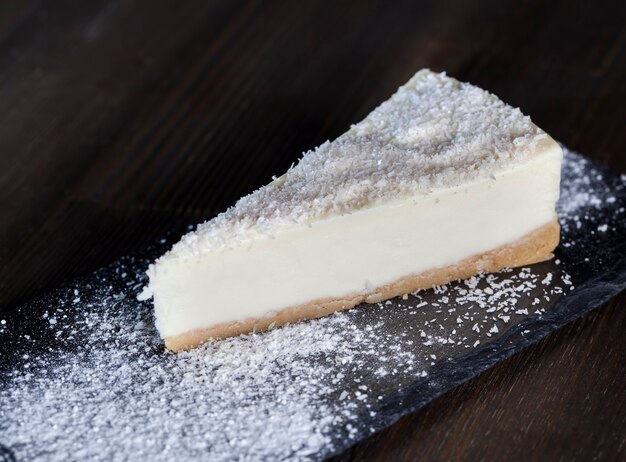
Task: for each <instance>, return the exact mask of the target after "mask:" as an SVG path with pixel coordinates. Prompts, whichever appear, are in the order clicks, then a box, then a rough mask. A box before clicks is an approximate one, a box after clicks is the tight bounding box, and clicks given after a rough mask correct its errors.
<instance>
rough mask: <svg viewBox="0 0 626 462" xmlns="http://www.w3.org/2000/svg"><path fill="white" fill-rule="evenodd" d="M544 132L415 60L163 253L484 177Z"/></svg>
mask: <svg viewBox="0 0 626 462" xmlns="http://www.w3.org/2000/svg"><path fill="white" fill-rule="evenodd" d="M544 138H547V135H546V134H545V133H544V132H543V131H542V130H541V129H539V128H538V127H536V126H535V125H534V124H533V123H532V122H531V120H530V118H529V117H527V116H524V115H523V114H522V113H521V111H520V110H519V109H516V108H513V107H511V106H508V105H507V104H505V103H503V102H502V101H501V100H500V99H498V98H497V97H496V96H495V95H493V94H491V93H489V92H487V91H485V90H482V89H480V88H478V87H475V86H473V85H470V84H468V83H462V82H459V81H457V80H455V79H453V78H451V77H448V76H446V74H445V73H441V74H437V73H434V72H432V71H429V70H426V69H424V70H421V71H419V72H418V73H417V74H416V75H415V76H414V77H413V78H412V79H411V80H410V81H409V82H408V83H407V84H406V85H404V86H402V87H400V89H399V90H398V91H397V92H396V93H395V94H394V95H393V96H392V97H391V98H389V100H387V101H385V102H384V103H382V104H381V105H380V106H379V107H377V108H376V109H374V111H372V112H371V113H370V114H369V115H368V116H367V117H366V118H365V120H363V121H361V122H360V123H358V124H356V125H354V126H352V128H351V129H350V130H349V131H348V132H346V133H345V134H343V135H342V136H340V137H339V138H337V139H336V140H335V141H332V142H328V141H327V142H326V143H324V144H322V145H321V146H318V147H317V148H315V149H314V150H312V151H309V152H307V153H305V154H304V156H303V157H302V159H301V160H300V162H299V163H298V164H297V165H296V166H294V167H292V168H291V169H290V170H289V171H288V172H287V173H285V174H284V175H283V176H281V177H280V178H277V179H275V180H274V181H273V182H271V183H270V184H268V185H266V186H264V187H262V188H261V189H259V190H257V191H255V192H253V193H252V194H250V195H248V196H246V197H243V198H242V199H240V200H239V201H238V202H237V203H236V204H235V206H233V207H231V208H230V209H228V210H227V211H226V212H224V213H222V214H220V215H218V216H217V217H215V218H214V219H212V220H210V221H208V222H206V223H203V224H201V225H199V226H198V228H197V230H196V231H195V232H191V233H189V234H187V235H186V236H184V237H183V239H182V240H181V241H180V242H179V243H178V244H176V245H175V246H174V248H173V250H172V254H174V255H176V256H180V257H185V256H193V255H198V254H202V253H205V252H210V251H213V250H216V249H219V248H222V247H224V246H227V245H237V244H240V243H242V242H245V241H246V240H248V239H253V238H254V237H255V236H258V235H270V236H271V235H273V234H275V233H276V232H278V231H280V230H281V229H284V228H285V227H287V226H290V225H293V224H306V223H310V222H311V221H313V220H316V219H320V218H323V217H326V216H330V215H341V214H345V213H350V212H354V211H356V210H359V209H361V208H364V207H367V206H372V205H376V204H378V203H381V202H384V201H386V200H390V199H397V198H399V197H400V198H401V197H408V196H412V195H425V194H428V192H429V191H431V190H432V189H435V188H449V187H455V186H458V185H460V184H463V183H466V182H471V181H475V180H478V179H482V178H488V177H490V176H492V175H494V174H495V173H498V172H500V171H502V170H504V169H505V168H508V167H510V165H511V162H523V161H524V160H526V159H528V158H529V156H531V155H532V153H533V151H534V149H535V147H536V146H537V142H538V141H539V140H541V139H544Z"/></svg>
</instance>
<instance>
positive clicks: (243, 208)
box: [139, 70, 563, 351]
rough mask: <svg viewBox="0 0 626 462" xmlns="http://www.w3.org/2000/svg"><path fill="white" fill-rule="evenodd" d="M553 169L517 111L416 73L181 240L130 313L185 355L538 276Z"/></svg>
mask: <svg viewBox="0 0 626 462" xmlns="http://www.w3.org/2000/svg"><path fill="white" fill-rule="evenodd" d="M562 157H563V153H562V151H561V148H560V147H559V145H558V144H557V143H556V142H555V141H554V140H553V139H552V138H551V137H550V136H548V135H547V134H546V133H545V132H544V131H543V130H541V129H540V128H538V127H537V126H536V125H534V124H533V122H532V121H531V120H530V118H529V117H527V116H525V115H524V114H522V112H521V111H520V110H519V109H517V108H514V107H511V106H509V105H507V104H505V103H504V102H502V101H501V100H500V99H499V98H497V97H496V96H495V95H493V94H491V93H489V92H487V91H485V90H482V89H480V88H478V87H476V86H473V85H470V84H468V83H462V82H459V81H457V80H455V79H453V78H451V77H449V76H447V75H446V74H445V73H435V72H432V71H430V70H421V71H419V72H418V73H417V74H415V76H413V78H411V80H409V81H408V83H406V84H405V85H403V86H402V87H400V88H399V89H398V90H397V92H396V93H395V94H394V95H392V96H391V98H389V99H388V100H387V101H385V102H383V103H382V104H381V105H380V106H378V107H377V108H376V109H374V110H373V111H372V112H371V113H370V114H369V115H368V116H367V117H366V118H365V119H364V120H362V121H361V122H359V123H357V124H356V125H353V126H352V127H351V128H350V129H349V130H348V131H347V132H346V133H344V134H343V135H341V136H339V137H338V138H337V139H335V140H334V141H328V142H325V143H323V144H321V145H320V146H318V147H317V148H315V149H313V150H311V151H309V152H307V153H305V154H304V155H303V156H302V158H301V159H300V160H299V162H298V163H297V164H296V165H294V166H292V167H291V168H290V169H289V170H288V171H287V172H286V173H285V174H284V175H282V176H280V177H278V178H274V179H273V181H271V182H270V183H269V184H267V185H266V186H263V187H262V188H260V189H258V190H256V191H254V192H252V193H251V194H249V195H247V196H245V197H243V198H241V199H240V200H239V201H238V202H237V203H236V204H235V205H234V206H232V207H231V208H229V209H228V210H226V211H225V212H223V213H221V214H220V215H218V216H216V217H215V218H213V219H211V220H209V221H207V222H205V223H203V224H200V225H198V226H197V228H196V230H195V231H192V232H190V233H189V234H187V235H185V236H183V237H182V239H181V240H180V241H179V242H178V243H176V244H175V245H174V246H173V247H172V249H171V250H169V251H168V252H167V253H165V254H164V255H163V256H161V257H160V258H158V259H157V260H156V262H154V263H153V264H152V265H150V266H149V269H148V271H147V274H148V277H149V282H148V284H147V285H146V287H145V288H144V290H143V291H142V292H141V294H140V295H139V298H140V299H141V300H146V299H150V298H152V300H153V303H154V309H155V317H156V321H155V323H156V328H157V329H158V331H159V334H160V336H161V337H162V338H163V339H164V342H165V346H166V347H167V348H168V349H170V350H173V351H181V350H186V349H190V348H194V347H196V346H198V345H200V344H202V343H203V342H205V341H207V340H208V339H212V338H224V337H229V336H234V335H238V334H241V333H247V332H258V331H263V330H267V329H271V328H274V327H278V326H281V325H284V324H287V323H292V322H297V321H301V320H305V319H312V318H318V317H321V316H325V315H328V314H330V313H333V312H335V311H338V310H346V309H349V308H352V307H354V306H356V305H358V304H360V303H376V302H380V301H382V300H386V299H389V298H392V297H396V296H399V295H403V294H407V293H411V292H414V291H417V290H420V289H428V288H431V287H433V286H435V285H440V284H444V283H447V282H450V281H454V280H458V279H463V278H467V277H470V276H472V275H474V274H476V273H480V272H491V271H498V270H500V269H502V268H505V267H515V266H521V265H529V264H532V263H536V262H540V261H543V260H547V259H549V258H551V257H552V252H553V250H554V248H555V247H556V245H557V244H558V241H559V225H558V220H557V214H556V211H555V204H556V201H557V199H558V195H559V181H560V172H561V161H562Z"/></svg>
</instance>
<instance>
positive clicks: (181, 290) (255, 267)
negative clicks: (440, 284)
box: [147, 143, 562, 338]
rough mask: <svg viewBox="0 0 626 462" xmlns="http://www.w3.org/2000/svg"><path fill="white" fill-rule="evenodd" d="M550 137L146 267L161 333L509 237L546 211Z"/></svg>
mask: <svg viewBox="0 0 626 462" xmlns="http://www.w3.org/2000/svg"><path fill="white" fill-rule="evenodd" d="M561 157H562V153H561V149H560V148H559V146H558V145H556V143H554V144H553V145H552V146H551V147H550V148H548V149H546V150H544V151H543V152H541V153H540V154H539V155H536V156H533V157H531V158H530V159H529V160H528V161H527V162H526V163H524V164H521V165H517V166H515V167H514V168H512V169H511V170H509V171H506V172H502V173H500V174H498V175H495V177H493V178H491V179H489V180H482V181H478V182H475V183H472V184H468V185H464V186H461V187H456V188H449V189H442V190H437V191H433V192H431V193H429V194H427V195H425V196H420V197H413V198H408V199H403V200H397V201H394V202H391V203H387V204H384V205H379V206H376V207H372V208H367V209H362V210H359V211H357V212H354V213H352V214H348V215H342V216H333V217H328V218H325V219H323V220H320V221H318V222H315V223H312V224H310V225H308V226H303V225H300V226H298V227H294V228H292V229H289V230H285V231H281V232H279V233H277V234H276V235H275V236H273V237H262V238H259V239H258V240H255V241H253V242H251V243H249V244H247V245H245V246H241V247H238V248H232V249H223V250H220V251H216V252H214V253H209V254H206V255H200V256H196V257H190V258H185V259H181V258H169V259H168V258H167V256H166V257H164V258H162V259H161V260H159V261H158V262H157V264H155V265H154V266H152V267H151V268H150V270H149V272H148V274H149V276H150V286H149V289H148V293H147V295H150V294H151V295H152V296H153V297H154V305H155V310H156V326H157V328H158V330H159V333H160V335H161V337H162V338H165V337H170V336H176V335H179V334H183V333H185V332H188V331H191V330H194V329H199V328H205V327H210V326H213V325H217V324H221V323H227V322H233V321H241V320H244V319H247V318H259V317H264V316H267V315H269V314H271V313H272V312H276V311H279V310H281V309H284V308H288V307H292V306H298V305H301V304H305V303H308V302H311V301H314V300H319V299H324V298H341V297H344V296H346V295H350V294H355V293H360V292H369V291H371V290H372V289H374V288H376V287H380V286H383V285H385V284H388V283H391V282H394V281H396V280H398V279H400V278H402V277H405V276H408V275H411V274H419V273H421V272H424V271H427V270H431V269H434V268H441V267H445V266H448V265H451V264H454V263H456V262H458V261H460V260H462V259H464V258H467V257H471V256H473V255H477V254H480V253H483V252H486V251H488V250H491V249H494V248H496V247H499V246H502V245H505V244H508V243H512V242H515V241H516V240H518V239H520V238H521V237H523V236H524V235H526V234H528V233H530V232H532V231H534V230H535V229H538V228H540V227H541V226H543V225H545V224H547V223H549V222H550V221H552V220H554V219H555V216H556V214H555V204H556V201H557V199H558V194H559V179H560V163H561Z"/></svg>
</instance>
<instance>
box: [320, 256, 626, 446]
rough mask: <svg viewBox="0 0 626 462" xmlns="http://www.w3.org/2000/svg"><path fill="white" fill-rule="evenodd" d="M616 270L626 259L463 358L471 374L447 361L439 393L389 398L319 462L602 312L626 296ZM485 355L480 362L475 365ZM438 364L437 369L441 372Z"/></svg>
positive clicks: (421, 386)
mask: <svg viewBox="0 0 626 462" xmlns="http://www.w3.org/2000/svg"><path fill="white" fill-rule="evenodd" d="M625 250H626V249H625ZM620 268H626V257H625V258H621V259H620V260H618V261H617V262H616V263H615V264H614V265H613V266H612V267H611V269H610V270H609V271H607V272H606V273H604V274H602V275H600V276H598V277H596V278H594V279H591V280H589V281H587V283H585V284H584V285H583V286H580V287H577V288H576V289H575V290H574V291H573V292H572V293H570V294H568V295H567V296H565V297H563V298H562V299H561V300H559V301H558V302H557V303H556V305H555V307H554V309H553V310H551V311H550V312H548V313H546V314H545V315H542V316H536V317H532V318H530V319H527V320H525V321H523V322H521V323H519V324H517V325H516V326H514V327H512V328H511V329H510V330H508V331H507V332H506V333H505V334H504V335H502V336H501V337H500V338H498V339H497V340H494V341H493V342H491V343H489V344H487V345H485V346H483V347H479V348H476V349H475V350H474V351H473V352H472V353H471V354H469V355H468V356H465V357H463V358H462V359H461V361H463V362H466V361H468V362H471V363H472V364H473V365H474V369H473V370H472V371H468V370H467V368H464V367H458V362H459V361H460V360H458V359H457V360H451V361H446V363H445V364H444V365H443V367H442V368H441V369H440V374H439V375H438V381H439V382H440V383H445V385H444V386H443V387H439V388H434V387H431V386H429V384H428V380H419V381H416V382H414V383H413V384H412V385H411V386H409V387H408V388H405V389H404V390H401V391H399V392H398V393H397V394H396V395H392V396H390V397H388V398H387V399H386V400H385V401H384V402H383V403H382V405H381V406H380V407H379V408H377V411H378V414H377V416H381V417H380V418H378V419H373V418H371V417H370V416H369V415H367V414H364V415H363V416H362V419H360V421H359V422H358V424H359V430H358V432H357V434H356V435H355V436H354V438H353V439H351V440H350V441H349V444H343V445H342V443H345V442H346V441H347V438H340V439H336V440H335V441H334V442H335V445H336V446H335V447H334V448H333V450H332V451H331V452H329V453H328V454H324V455H323V458H329V457H333V456H336V455H339V454H341V453H344V452H345V451H348V450H349V449H350V448H352V447H353V446H354V445H356V444H357V443H358V442H360V441H362V440H363V439H365V438H368V437H369V436H371V435H373V434H374V433H377V432H379V431H381V430H384V429H386V428H388V427H390V426H391V425H393V424H394V423H396V422H397V421H398V420H400V419H401V418H402V417H404V416H406V415H408V414H411V413H413V412H415V411H417V410H419V409H421V408H423V407H425V406H426V405H428V404H429V403H431V402H432V401H433V400H435V399H436V398H438V397H439V396H442V395H443V394H445V393H447V392H448V391H450V390H452V389H454V388H456V387H458V386H459V385H462V384H464V383H466V382H469V381H470V380H472V379H473V378H475V377H478V376H479V375H480V374H482V373H484V372H485V371H487V370H488V369H490V368H491V367H493V366H495V365H496V364H497V363H499V362H501V361H504V360H506V359H508V358H510V357H512V356H513V355H515V354H517V353H520V352H521V351H522V350H524V349H526V348H527V347H529V346H531V345H533V344H535V343H538V342H539V341H540V340H542V339H544V338H546V337H547V336H548V335H550V334H552V333H553V332H555V331H556V330H558V329H560V328H562V327H564V326H566V325H567V324H570V323H572V322H574V321H576V320H577V319H579V318H581V317H583V316H584V315H586V314H587V313H589V312H591V311H593V310H595V309H598V308H600V307H602V306H603V305H604V304H605V303H606V302H608V301H609V300H610V299H611V298H612V297H614V296H615V295H617V294H619V293H620V292H622V291H623V290H626V271H621V272H620V271H619V269H620ZM589 295H592V296H589ZM529 327H532V328H531V329H530V333H529V334H528V335H527V336H526V341H525V342H521V341H518V342H516V343H513V344H512V345H511V346H508V345H507V341H508V340H509V339H510V338H511V337H513V336H515V335H518V334H519V333H520V332H521V331H522V330H523V329H524V328H529ZM483 355H484V358H482V359H481V360H479V359H477V358H480V357H481V356H483ZM440 364H441V363H440ZM440 364H438V365H437V366H436V367H435V369H438V368H439V367H441V365H440Z"/></svg>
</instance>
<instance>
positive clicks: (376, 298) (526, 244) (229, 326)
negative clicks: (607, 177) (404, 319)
mask: <svg viewBox="0 0 626 462" xmlns="http://www.w3.org/2000/svg"><path fill="white" fill-rule="evenodd" d="M559 238H560V227H559V222H558V219H556V218H555V219H554V220H553V221H551V222H550V223H548V224H547V225H544V226H542V227H540V228H538V229H536V230H535V231H531V232H530V233H528V234H526V235H525V236H523V237H522V238H520V239H518V240H517V241H515V242H513V243H510V244H506V245H504V246H501V247H498V248H496V249H493V250H490V251H488V252H484V253H481V254H478V255H474V256H472V257H469V258H466V259H463V260H461V261H459V262H457V263H455V264H453V265H449V266H446V267H444V268H437V269H434V270H428V271H424V272H422V273H419V274H414V275H409V276H405V277H403V278H401V279H399V280H397V281H395V282H392V283H389V284H386V285H384V286H381V287H377V288H375V289H373V290H372V291H371V292H367V293H360V294H351V295H348V296H346V297H342V298H325V299H319V300H314V301H312V302H309V303H305V304H303V305H298V306H293V307H289V308H284V309H281V310H279V311H277V312H275V313H273V314H271V315H268V316H264V317H262V318H251V319H246V320H245V321H239V322H228V323H222V324H218V325H215V326H211V327H206V328H202V329H195V330H192V331H189V332H185V333H184V334H180V335H175V336H171V337H166V338H165V339H164V341H165V347H166V348H167V349H168V350H171V351H174V352H179V351H185V350H189V349H192V348H196V347H198V346H200V345H201V344H203V343H205V342H206V341H208V340H210V339H221V338H227V337H233V336H235V335H239V334H244V333H249V332H262V331H265V330H268V329H269V328H270V326H271V328H274V327H279V326H283V325H285V324H288V323H292V322H298V321H304V320H306V319H315V318H321V317H323V316H327V315H329V314H332V313H334V312H336V311H342V310H348V309H350V308H353V307H355V306H356V305H358V304H360V303H364V302H365V303H377V302H380V301H383V300H388V299H390V298H393V297H397V296H399V295H404V294H409V293H412V292H415V291H416V290H420V289H429V288H431V287H433V286H438V285H442V284H446V283H448V282H450V281H456V280H460V279H466V278H468V277H471V276H473V275H475V274H478V273H482V272H495V271H499V270H501V269H503V268H513V267H516V266H523V265H531V264H533V263H539V262H541V261H545V260H549V259H550V258H552V257H553V255H552V251H553V250H554V249H555V248H556V246H557V245H558V243H559Z"/></svg>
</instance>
